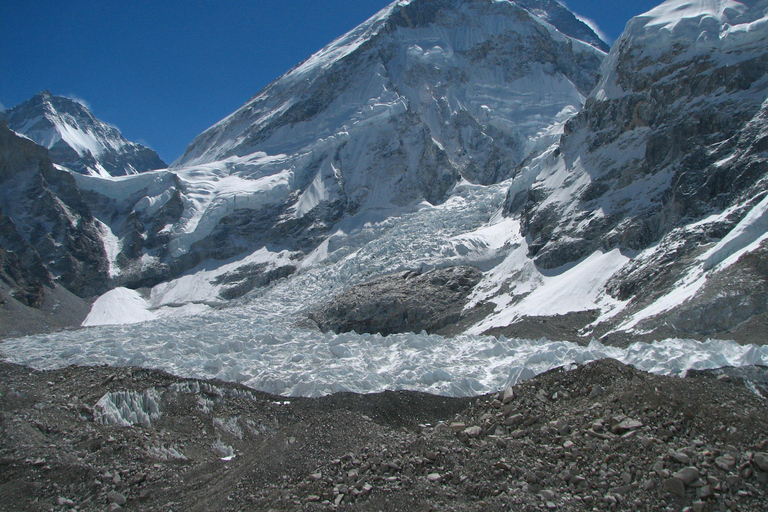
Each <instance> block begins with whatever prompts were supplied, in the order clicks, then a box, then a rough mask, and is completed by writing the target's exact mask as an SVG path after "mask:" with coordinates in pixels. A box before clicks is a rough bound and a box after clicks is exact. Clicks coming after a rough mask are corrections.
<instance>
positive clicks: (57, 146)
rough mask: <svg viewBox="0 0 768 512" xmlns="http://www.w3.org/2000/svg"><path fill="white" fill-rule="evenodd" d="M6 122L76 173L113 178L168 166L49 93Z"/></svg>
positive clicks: (9, 114)
mask: <svg viewBox="0 0 768 512" xmlns="http://www.w3.org/2000/svg"><path fill="white" fill-rule="evenodd" d="M4 118H5V120H6V122H7V123H8V126H9V127H10V128H11V129H12V130H14V131H15V132H17V133H20V134H22V135H26V136H27V137H29V138H30V139H32V140H33V141H35V142H37V143H38V144H40V145H41V146H43V147H45V148H47V149H48V151H49V152H50V155H51V159H52V160H53V162H54V163H55V164H58V165H61V166H63V167H66V168H68V169H71V170H73V171H75V172H79V173H82V174H88V175H92V176H102V177H110V176H123V175H126V174H136V173H140V172H144V171H149V170H153V169H162V168H165V167H168V166H167V165H166V164H165V163H164V162H163V161H162V160H161V159H160V157H159V156H158V155H157V153H155V152H154V151H152V150H151V149H149V148H146V147H144V146H142V145H141V144H136V143H134V142H130V141H128V140H126V138H125V137H123V135H122V134H121V133H120V131H119V130H118V129H117V128H114V127H112V126H110V125H108V124H106V123H104V122H102V121H100V120H98V119H96V117H94V115H93V114H92V113H91V111H90V110H88V108H87V107H86V106H85V105H83V104H82V103H81V102H79V101H75V100H72V99H70V98H66V97H62V96H54V95H52V94H51V93H50V92H49V91H43V92H41V93H39V94H36V95H35V96H33V97H32V98H31V99H29V100H27V101H25V102H24V103H22V104H20V105H18V106H16V107H14V108H12V109H9V110H7V111H6V112H5V113H4Z"/></svg>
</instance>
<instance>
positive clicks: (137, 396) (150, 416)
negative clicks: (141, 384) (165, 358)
mask: <svg viewBox="0 0 768 512" xmlns="http://www.w3.org/2000/svg"><path fill="white" fill-rule="evenodd" d="M159 401H160V397H159V395H158V394H157V391H155V390H154V389H149V390H146V391H143V392H141V393H139V392H137V391H116V392H110V393H107V394H106V395H104V396H103V397H101V399H100V400H99V401H98V402H97V403H96V407H95V408H94V410H93V414H94V417H93V419H94V421H95V422H96V423H100V424H102V425H112V426H116V427H131V426H133V425H137V424H138V425H143V426H145V427H148V426H150V424H151V422H152V420H156V419H158V418H160V415H161V413H160V405H159V403H158V402H159Z"/></svg>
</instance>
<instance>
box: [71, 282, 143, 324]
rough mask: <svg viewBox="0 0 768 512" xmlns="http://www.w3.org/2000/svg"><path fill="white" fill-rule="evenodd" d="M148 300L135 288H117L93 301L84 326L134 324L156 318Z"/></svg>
mask: <svg viewBox="0 0 768 512" xmlns="http://www.w3.org/2000/svg"><path fill="white" fill-rule="evenodd" d="M155 318H156V316H155V314H154V313H152V312H150V311H149V304H148V303H147V301H146V300H145V299H144V298H143V297H142V296H141V295H140V294H139V292H137V291H135V290H129V289H128V288H115V289H114V290H110V291H108V292H107V293H105V294H104V295H102V296H101V297H99V298H98V299H96V302H94V303H93V306H91V312H90V313H89V314H88V317H87V318H86V319H85V320H84V321H83V326H86V327H87V326H94V325H116V324H132V323H140V322H146V321H149V320H154V319H155Z"/></svg>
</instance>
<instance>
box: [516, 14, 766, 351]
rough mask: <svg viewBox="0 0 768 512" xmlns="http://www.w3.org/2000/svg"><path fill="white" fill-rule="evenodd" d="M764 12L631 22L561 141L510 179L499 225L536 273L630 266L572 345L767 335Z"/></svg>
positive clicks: (618, 275)
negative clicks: (592, 260) (590, 339)
mask: <svg viewBox="0 0 768 512" xmlns="http://www.w3.org/2000/svg"><path fill="white" fill-rule="evenodd" d="M766 8H768V3H766V2H764V1H762V2H761V1H753V2H744V3H739V4H733V3H732V2H692V3H690V2H688V3H682V2H677V1H670V2H666V3H665V4H663V5H661V6H659V7H658V8H656V9H654V10H652V11H650V12H648V13H646V14H644V15H641V16H638V17H637V18H635V19H633V20H632V21H631V22H630V23H629V24H628V25H627V28H626V31H625V33H624V34H623V35H622V37H621V38H620V39H619V40H618V41H617V42H616V44H615V45H614V47H613V49H612V50H611V53H610V55H609V57H608V58H607V59H606V62H605V64H604V66H603V68H602V69H601V76H602V79H601V82H600V84H599V85H598V87H597V88H596V89H595V90H594V91H593V92H592V93H591V95H590V97H589V99H588V100H587V103H586V105H585V107H584V109H583V110H582V111H581V112H580V113H579V114H578V115H577V116H576V117H574V118H573V119H572V120H570V121H569V122H568V123H567V124H566V126H565V134H564V136H563V137H562V139H561V141H560V142H559V143H558V144H557V145H555V146H553V147H552V148H550V149H549V150H548V151H546V152H544V153H543V154H542V155H541V156H538V157H536V158H535V159H534V160H533V161H532V162H530V163H529V164H527V165H526V166H523V167H521V168H520V169H518V172H517V175H516V177H515V179H514V180H513V181H512V185H511V187H510V189H509V193H508V197H507V201H506V205H505V211H506V214H507V215H510V216H512V217H514V218H517V219H520V222H521V226H522V229H521V233H522V235H524V236H525V237H526V238H527V240H526V245H527V256H528V257H530V258H531V260H532V261H533V262H534V263H535V265H536V268H537V269H539V270H541V271H542V272H543V273H555V274H557V273H560V272H562V270H561V269H563V268H567V267H568V266H573V265H577V264H578V263H580V262H582V261H584V260H585V259H587V258H589V257H591V256H592V255H594V254H595V253H596V252H608V251H612V250H615V249H619V250H620V251H621V252H622V254H623V255H625V256H626V258H627V263H626V264H625V265H623V266H622V268H621V269H620V270H618V271H617V272H616V273H615V274H614V276H613V277H612V278H611V279H610V280H609V281H607V282H606V283H605V286H604V288H603V293H604V295H605V296H606V297H610V298H612V299H615V301H616V302H613V303H611V301H610V300H608V301H606V302H608V303H609V306H608V307H606V306H602V307H595V308H594V309H596V310H597V312H596V314H595V315H594V316H593V318H592V319H591V320H590V321H589V322H586V323H587V324H589V323H591V322H592V320H596V321H595V322H594V323H592V324H591V325H589V326H585V328H584V330H583V331H582V333H583V334H585V335H588V336H589V335H593V334H597V335H605V334H607V335H608V338H606V339H611V337H613V338H614V339H621V338H622V337H625V336H626V335H627V334H630V335H640V334H642V335H648V336H652V337H655V338H658V337H665V336H726V337H735V338H741V339H748V338H749V337H750V336H752V335H754V329H755V325H765V313H766V309H765V303H764V301H762V300H761V297H763V296H765V294H766V292H767V291H768V288H766V286H768V274H766V273H765V271H764V268H765V246H764V245H761V240H763V239H764V238H765V233H766V225H765V223H764V221H762V220H761V219H762V216H763V215H764V212H765V204H764V199H765V197H766V196H765V190H766V180H767V179H768V178H767V175H766V171H768V153H766V149H767V147H766V140H768V138H766V137H768V131H766V130H767V128H766V127H767V126H768V125H766V122H765V120H766V113H767V111H766V98H768V80H766V76H765V68H766V63H768V60H767V59H768V51H767V50H766V48H768V47H766V45H765V41H766V39H768V32H767V31H766V28H765V27H766V26H767V25H766V23H765V10H766ZM746 232H748V233H749V234H745V233H746ZM729 258H731V259H729ZM726 260H727V261H726ZM523 278H524V277H523V276H522V274H521V272H519V271H518V272H515V273H513V274H512V275H509V276H507V278H506V279H507V282H510V283H512V282H514V281H515V280H519V279H523ZM513 295H516V297H515V299H514V300H520V299H522V300H524V297H523V296H522V295H523V294H519V293H518V294H513ZM582 325H585V324H582Z"/></svg>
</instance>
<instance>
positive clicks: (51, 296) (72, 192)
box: [0, 122, 108, 336]
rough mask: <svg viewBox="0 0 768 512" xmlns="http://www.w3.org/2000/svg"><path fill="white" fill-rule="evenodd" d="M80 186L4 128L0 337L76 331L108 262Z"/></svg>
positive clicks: (0, 150)
mask: <svg viewBox="0 0 768 512" xmlns="http://www.w3.org/2000/svg"><path fill="white" fill-rule="evenodd" d="M96 222H97V221H96V220H95V219H94V218H93V217H92V216H91V213H90V211H89V209H88V207H87V206H86V204H85V203H84V202H83V200H82V197H81V196H80V193H79V191H78V189H77V186H76V183H75V180H74V179H73V178H72V176H71V175H70V174H69V173H68V172H66V171H60V170H58V169H56V168H55V167H54V166H53V164H52V162H51V160H50V158H49V156H48V152H47V151H46V150H45V148H42V147H40V146H38V145H37V144H35V143H34V142H32V141H30V140H29V139H26V138H22V137H19V136H18V135H16V134H15V133H13V132H12V131H11V130H10V129H8V127H7V126H6V125H5V124H4V123H1V122H0V320H1V322H0V324H1V325H0V336H7V335H9V334H27V333H30V332H39V331H44V330H50V329H56V328H61V327H66V326H70V325H78V324H79V323H80V322H81V321H82V320H83V319H84V318H85V315H86V314H87V312H88V308H89V307H88V306H87V305H86V304H85V302H83V301H82V300H81V299H80V298H78V297H77V296H75V295H72V293H70V292H73V293H75V294H76V295H78V296H79V297H92V296H95V295H98V294H101V293H103V292H104V291H106V290H107V286H108V284H107V283H108V272H107V271H108V262H107V258H106V254H105V252H104V246H103V245H102V241H101V238H100V233H99V230H98V227H97V224H96Z"/></svg>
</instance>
